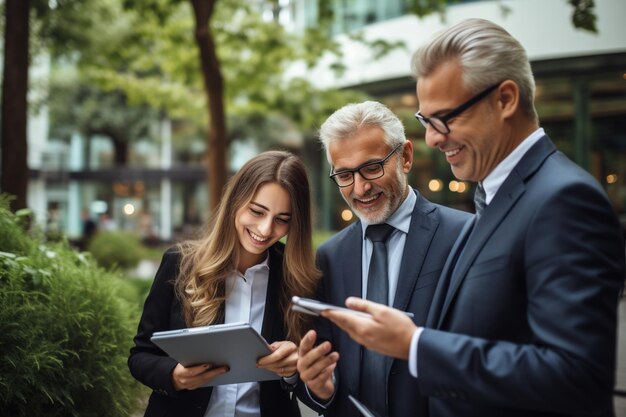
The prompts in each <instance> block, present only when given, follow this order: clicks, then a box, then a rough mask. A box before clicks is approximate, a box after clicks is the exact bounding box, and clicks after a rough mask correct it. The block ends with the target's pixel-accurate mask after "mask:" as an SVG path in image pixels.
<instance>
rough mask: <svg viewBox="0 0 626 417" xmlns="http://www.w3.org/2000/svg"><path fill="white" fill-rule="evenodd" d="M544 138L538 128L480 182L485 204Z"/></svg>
mask: <svg viewBox="0 0 626 417" xmlns="http://www.w3.org/2000/svg"><path fill="white" fill-rule="evenodd" d="M544 136H545V132H544V130H543V128H541V127H540V128H539V129H537V130H535V131H534V132H533V133H531V134H530V136H528V137H527V138H526V139H524V140H523V141H522V142H521V143H520V144H519V145H517V147H516V148H515V149H513V151H511V153H510V154H508V155H507V156H506V158H504V159H503V160H502V161H500V163H499V164H498V165H497V166H496V167H495V168H494V169H493V171H491V172H490V173H489V175H487V176H486V177H485V179H484V180H483V181H482V185H483V188H484V189H485V204H487V205H489V203H491V200H493V197H494V196H495V195H496V193H497V192H498V190H499V189H500V187H501V186H502V184H504V181H505V180H506V179H507V178H508V176H509V174H511V172H512V171H513V169H514V168H515V166H516V165H517V164H518V163H519V161H521V159H522V157H523V156H524V155H526V152H528V150H529V149H530V148H532V146H533V145H534V144H535V143H537V141H539V139H541V138H542V137H544ZM422 330H424V328H423V327H418V328H417V329H416V330H415V332H413V337H412V338H411V346H410V348H409V372H410V373H411V375H413V376H414V377H416V378H417V376H418V375H417V345H418V343H419V338H420V335H421V334H422Z"/></svg>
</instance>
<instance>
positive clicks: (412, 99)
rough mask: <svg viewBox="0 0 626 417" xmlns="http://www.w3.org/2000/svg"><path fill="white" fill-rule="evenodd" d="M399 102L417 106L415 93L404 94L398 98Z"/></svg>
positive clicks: (406, 105) (407, 105) (408, 105)
mask: <svg viewBox="0 0 626 417" xmlns="http://www.w3.org/2000/svg"><path fill="white" fill-rule="evenodd" d="M400 102H401V103H402V105H403V106H405V107H415V106H417V97H416V96H415V94H404V95H403V96H402V98H400Z"/></svg>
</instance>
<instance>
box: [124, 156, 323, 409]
mask: <svg viewBox="0 0 626 417" xmlns="http://www.w3.org/2000/svg"><path fill="white" fill-rule="evenodd" d="M311 223H312V222H311V202H310V190H309V182H308V178H307V174H306V171H305V168H304V165H303V164H302V162H301V161H300V159H299V158H298V157H296V156H295V155H293V154H291V153H288V152H281V151H269V152H264V153H262V154H260V155H258V156H256V157H254V158H252V159H251V160H250V161H248V162H247V163H246V164H245V165H244V166H243V167H242V168H241V169H240V170H239V171H238V172H237V174H235V175H234V176H233V178H231V180H230V181H229V183H228V185H227V187H226V189H225V192H224V194H223V197H222V200H221V201H220V204H219V207H218V208H217V210H216V213H215V215H214V216H213V218H212V220H211V222H210V224H209V228H208V232H207V234H206V236H205V237H204V238H202V239H200V240H196V241H190V242H185V243H182V244H180V245H178V246H176V247H175V248H173V249H170V250H168V251H167V252H166V253H165V255H164V256H163V260H162V262H161V266H160V267H159V270H158V272H157V274H156V277H155V280H154V283H153V285H152V288H151V290H150V293H149V295H148V297H147V299H146V302H145V305H144V310H143V314H142V317H141V320H140V322H139V328H138V332H137V335H136V336H135V339H134V341H135V345H134V346H133V347H132V348H131V353H130V357H129V360H128V364H129V368H130V370H131V373H132V374H133V376H134V377H135V378H136V379H137V380H139V381H140V382H142V383H143V384H145V385H147V386H149V387H151V388H152V389H153V392H152V395H151V397H150V401H149V404H148V407H147V409H146V412H145V415H146V416H157V415H159V416H167V415H185V416H198V417H202V416H205V417H213V416H235V415H236V416H262V417H267V416H279V415H280V416H287V417H290V416H299V415H300V412H299V410H298V406H297V403H296V400H295V396H293V397H292V396H290V393H289V392H288V391H286V390H284V389H283V388H282V385H283V384H282V380H281V381H278V380H274V381H263V382H251V383H240V384H230V385H220V386H216V387H203V386H204V385H206V384H207V383H208V382H209V381H210V380H211V379H213V378H215V377H216V376H218V375H221V374H222V373H224V372H227V371H228V369H227V368H226V367H224V366H221V367H212V365H210V364H204V365H198V366H193V367H188V368H185V367H183V366H182V365H181V364H179V363H177V362H176V361H175V360H174V359H172V358H170V357H168V356H167V355H166V354H165V353H164V352H163V351H162V350H160V349H159V348H158V347H156V346H155V345H154V344H153V343H152V342H150V337H151V336H152V334H153V333H154V332H156V331H163V330H173V329H179V328H184V327H195V326H204V325H210V324H218V323H234V322H241V321H244V322H248V323H250V324H251V325H252V327H254V328H255V329H256V330H257V331H258V332H259V333H261V334H262V335H263V336H264V337H265V339H266V340H267V341H268V343H270V347H271V348H272V350H273V353H271V354H270V355H268V356H266V357H264V358H261V359H260V360H259V362H258V366H259V367H263V368H266V369H268V370H270V371H272V372H275V373H276V374H278V375H280V376H281V377H283V378H287V380H288V381H289V382H293V379H294V378H296V376H295V373H296V361H297V358H298V353H297V344H298V343H299V341H300V338H301V337H302V335H303V334H304V332H305V330H306V328H307V326H308V322H307V316H306V315H303V314H297V313H294V312H293V311H291V310H290V308H289V307H290V300H291V297H292V296H293V295H300V296H311V295H313V293H314V291H315V287H316V284H317V281H318V279H319V271H318V270H317V269H316V268H315V264H314V259H313V249H312V243H311V230H312V224H311ZM287 234H288V238H287V241H286V243H285V244H283V243H281V242H280V241H279V240H280V239H281V238H283V237H284V236H286V235H287Z"/></svg>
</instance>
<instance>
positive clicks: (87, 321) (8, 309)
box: [0, 196, 140, 417]
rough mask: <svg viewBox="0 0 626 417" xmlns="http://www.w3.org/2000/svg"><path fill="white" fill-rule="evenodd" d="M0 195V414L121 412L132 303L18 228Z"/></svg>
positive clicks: (83, 258)
mask: <svg viewBox="0 0 626 417" xmlns="http://www.w3.org/2000/svg"><path fill="white" fill-rule="evenodd" d="M23 223H24V222H21V221H20V217H19V216H17V215H14V214H12V213H11V212H10V211H9V210H8V204H7V198H6V197H4V196H0V306H1V307H0V352H1V353H0V415H3V416H16V417H21V416H40V415H41V416H43V415H45V416H81V417H87V416H103V417H104V416H107V417H117V416H128V415H129V414H130V413H132V412H133V411H134V410H135V409H136V408H137V404H136V402H137V395H138V392H140V391H138V389H139V385H138V383H136V382H135V381H134V380H133V379H132V377H131V375H130V374H129V372H128V368H127V366H126V360H127V357H128V349H129V347H130V344H131V342H132V337H133V335H134V332H135V330H136V319H137V306H135V305H131V304H129V302H128V301H127V300H126V299H125V298H124V296H123V294H122V291H123V289H124V288H127V286H124V285H123V284H122V282H121V278H120V277H118V276H116V275H114V274H112V273H110V272H107V271H106V270H105V269H103V268H101V267H99V266H97V264H96V263H95V261H94V260H93V259H92V258H91V256H90V255H89V254H86V253H77V252H74V251H73V250H72V249H71V248H70V247H69V246H68V245H67V244H66V243H52V244H51V243H44V239H43V238H42V237H38V236H32V235H29V234H28V233H26V232H25V231H24V230H23V229H22V227H21V224H23Z"/></svg>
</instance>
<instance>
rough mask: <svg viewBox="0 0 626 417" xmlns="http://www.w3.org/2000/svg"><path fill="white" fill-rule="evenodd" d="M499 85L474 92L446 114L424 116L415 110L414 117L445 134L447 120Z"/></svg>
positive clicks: (424, 124) (447, 129)
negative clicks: (474, 93) (472, 95)
mask: <svg viewBox="0 0 626 417" xmlns="http://www.w3.org/2000/svg"><path fill="white" fill-rule="evenodd" d="M499 85H500V83H498V84H495V85H492V86H491V87H489V88H487V89H486V90H484V91H482V92H480V93H478V94H476V95H475V96H474V97H472V98H470V99H469V100H467V101H466V102H465V103H463V104H461V105H460V106H459V107H457V108H456V109H453V110H450V111H449V112H448V113H447V114H445V115H443V116H433V117H424V116H423V115H422V114H421V113H420V112H417V113H415V118H416V119H417V120H419V121H420V123H421V124H422V125H423V126H424V127H425V128H426V127H428V125H431V126H432V127H433V129H435V130H436V131H437V132H439V133H441V134H442V135H447V134H448V133H450V128H449V127H448V120H450V119H452V118H453V117H456V116H458V115H459V114H461V113H463V112H464V111H465V110H467V109H469V108H470V107H472V106H473V105H474V104H476V103H478V102H479V101H480V100H482V99H484V98H485V97H487V96H488V95H489V93H491V92H492V91H493V90H495V89H496V88H497V87H498V86H499Z"/></svg>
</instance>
